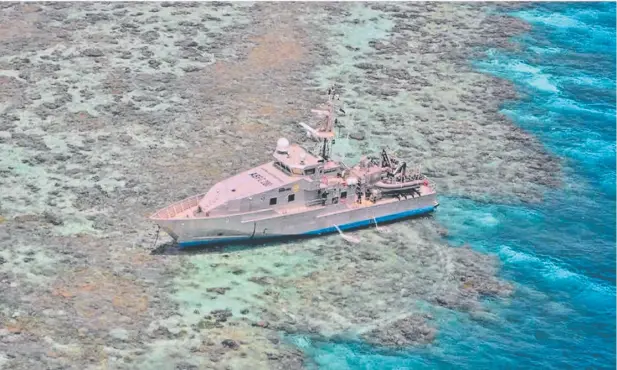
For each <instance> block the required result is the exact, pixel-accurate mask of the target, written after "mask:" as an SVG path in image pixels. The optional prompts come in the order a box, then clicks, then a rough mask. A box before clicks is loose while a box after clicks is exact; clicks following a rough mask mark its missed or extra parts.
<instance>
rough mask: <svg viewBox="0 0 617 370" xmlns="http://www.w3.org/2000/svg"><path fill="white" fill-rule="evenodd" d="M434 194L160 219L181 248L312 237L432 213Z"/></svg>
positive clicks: (162, 225) (160, 223)
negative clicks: (292, 209) (287, 210)
mask: <svg viewBox="0 0 617 370" xmlns="http://www.w3.org/2000/svg"><path fill="white" fill-rule="evenodd" d="M437 205H438V203H437V201H436V199H435V195H434V194H430V195H426V196H422V197H416V198H407V199H404V198H401V199H400V200H397V199H391V200H388V201H384V202H382V203H379V202H378V203H377V204H372V205H357V204H354V205H346V204H339V205H330V206H326V207H315V208H314V209H310V210H307V211H303V212H297V213H293V212H291V213H280V212H273V213H266V214H263V213H253V214H251V213H248V214H236V215H229V216H226V217H211V218H195V219H168V220H157V223H158V224H159V225H160V226H161V228H162V229H163V230H164V231H166V232H167V233H168V234H169V235H171V236H172V237H173V238H174V239H175V240H176V241H177V243H178V245H179V246H180V248H187V247H197V246H207V245H221V244H232V243H242V242H250V241H264V240H271V239H277V238H293V237H310V236H318V235H324V234H328V233H332V232H336V231H337V230H336V227H338V228H339V229H341V230H352V229H358V228H362V227H367V226H371V225H375V223H377V224H381V223H389V222H394V221H399V220H402V219H406V218H410V217H414V216H419V215H423V214H427V213H430V212H432V211H433V210H434V209H435V208H436V207H437Z"/></svg>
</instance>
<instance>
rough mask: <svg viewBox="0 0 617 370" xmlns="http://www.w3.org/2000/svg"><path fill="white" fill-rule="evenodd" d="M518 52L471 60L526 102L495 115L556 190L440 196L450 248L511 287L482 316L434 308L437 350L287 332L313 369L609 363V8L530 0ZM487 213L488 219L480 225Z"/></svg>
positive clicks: (611, 248) (611, 231) (611, 330)
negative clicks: (542, 150)
mask: <svg viewBox="0 0 617 370" xmlns="http://www.w3.org/2000/svg"><path fill="white" fill-rule="evenodd" d="M511 14H512V15H514V16H516V17H519V18H521V19H524V20H526V21H527V22H529V23H530V24H532V26H533V28H532V30H531V31H530V32H529V33H527V34H525V35H523V36H520V37H518V38H517V39H516V40H515V41H517V42H518V43H520V45H521V46H522V48H521V49H522V50H521V51H519V52H517V53H516V54H512V53H507V52H505V51H503V50H489V51H488V53H487V56H486V58H485V59H484V60H481V61H476V62H475V63H474V65H475V67H476V68H477V69H478V70H480V71H483V72H486V73H490V74H494V75H496V76H499V77H502V78H506V79H508V80H511V81H513V82H514V83H515V84H516V85H517V87H518V89H519V90H520V91H521V92H522V93H523V94H524V96H525V98H523V99H522V100H520V101H516V102H508V103H506V104H505V105H504V107H503V113H504V114H507V115H508V116H510V117H511V118H512V119H513V120H514V122H516V123H517V124H518V125H520V127H522V128H524V129H525V130H527V131H528V132H530V133H531V134H534V135H536V136H537V138H539V139H540V140H541V142H543V143H544V145H545V147H546V149H547V150H548V151H549V152H551V153H553V154H554V155H557V156H559V157H561V158H562V159H563V160H564V166H565V168H564V170H565V178H564V184H563V187H561V188H560V189H557V190H553V191H549V192H547V193H546V195H545V200H544V202H543V203H541V204H536V205H502V204H490V203H489V204H486V203H483V204H478V203H475V202H473V201H470V200H466V199H457V198H447V197H446V198H444V197H442V198H441V207H440V209H439V210H438V212H437V213H436V217H437V218H438V220H439V221H440V222H441V223H442V224H443V225H444V226H446V228H447V229H448V230H449V232H450V234H449V235H450V236H449V242H450V243H451V244H452V245H453V247H456V246H458V245H461V244H462V243H469V244H471V245H472V246H473V247H474V248H475V249H477V250H479V251H482V252H485V253H493V254H497V255H498V256H499V257H500V260H501V261H502V263H503V267H502V272H501V274H502V277H503V278H504V279H506V280H508V281H511V282H513V283H514V284H515V286H516V288H517V289H516V293H515V294H514V296H513V297H512V298H511V299H509V300H506V301H502V300H495V301H487V302H486V304H487V305H489V306H490V307H491V312H493V313H495V317H493V318H492V319H485V320H478V319H473V318H472V317H471V316H470V315H468V314H465V313H458V312H454V311H448V310H440V311H439V312H438V314H437V316H436V317H437V319H438V321H439V322H438V325H439V327H440V334H439V336H438V342H437V343H436V344H435V345H432V346H429V347H428V348H423V349H413V350H409V351H405V352H400V353H384V352H377V351H376V350H375V349H374V348H371V347H368V346H363V345H362V344H358V343H344V342H343V343H341V342H338V343H332V342H326V343H318V342H311V341H310V339H308V338H305V337H301V336H299V337H294V338H292V340H293V341H295V343H296V344H297V345H298V346H300V347H301V348H302V349H303V350H304V351H305V352H306V353H307V355H308V357H309V358H310V359H312V360H313V361H314V362H315V363H316V364H317V366H318V367H319V368H322V369H353V370H356V369H424V368H426V369H434V368H462V369H487V368H491V369H493V368H500V369H502V368H539V367H541V368H544V369H569V368H572V369H574V368H575V369H591V368H593V369H600V368H615V361H616V359H615V346H616V342H615V314H616V313H615V233H616V228H615V223H616V220H615V62H616V58H615V3H579V4H573V3H569V4H563V3H562V4H558V3H541V4H540V3H539V4H538V5H537V6H535V7H534V8H530V9H525V10H522V11H517V12H514V13H511ZM487 220H489V221H487Z"/></svg>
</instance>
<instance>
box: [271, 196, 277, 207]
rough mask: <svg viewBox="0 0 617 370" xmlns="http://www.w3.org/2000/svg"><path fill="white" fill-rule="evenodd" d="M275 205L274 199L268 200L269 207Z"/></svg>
mask: <svg viewBox="0 0 617 370" xmlns="http://www.w3.org/2000/svg"><path fill="white" fill-rule="evenodd" d="M275 204H276V198H270V205H271V206H273V205H275Z"/></svg>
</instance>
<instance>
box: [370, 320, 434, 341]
mask: <svg viewBox="0 0 617 370" xmlns="http://www.w3.org/2000/svg"><path fill="white" fill-rule="evenodd" d="M436 335H437V329H435V328H433V327H431V326H429V325H428V324H427V323H426V319H425V317H424V316H421V315H410V316H408V317H405V318H403V319H400V320H395V321H393V322H391V323H389V324H388V325H386V326H384V327H381V328H375V329H373V330H371V331H369V332H367V333H364V334H363V335H362V336H361V337H362V339H364V340H366V341H367V342H369V343H372V344H375V345H378V346H386V347H409V346H412V345H418V344H427V343H431V342H432V341H433V340H434V339H435V336H436Z"/></svg>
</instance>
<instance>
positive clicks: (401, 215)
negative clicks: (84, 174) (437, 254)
mask: <svg viewBox="0 0 617 370" xmlns="http://www.w3.org/2000/svg"><path fill="white" fill-rule="evenodd" d="M434 209H435V206H430V207H424V208H418V209H413V210H410V211H405V212H400V213H394V214H391V215H386V216H381V217H377V218H376V220H377V222H378V223H380V222H388V221H394V220H397V219H401V218H406V217H411V216H417V215H421V214H425V213H428V212H431V211H433V210H434ZM374 223H375V221H373V220H372V219H370V220H363V221H356V222H350V223H348V224H343V225H337V226H338V227H339V229H341V230H351V229H355V228H359V227H363V226H368V225H371V224H374ZM335 231H336V228H335V227H334V226H331V227H326V228H324V229H318V230H313V231H309V232H306V233H303V234H298V235H297V236H309V235H322V234H329V233H333V232H335ZM292 236H294V235H281V237H292ZM273 237H276V236H275V235H268V236H267V237H256V238H251V237H250V236H238V237H230V238H220V239H207V240H196V241H190V242H180V243H178V245H179V246H180V248H186V247H194V246H198V245H208V244H222V243H229V242H236V241H241V240H257V239H271V238H273Z"/></svg>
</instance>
